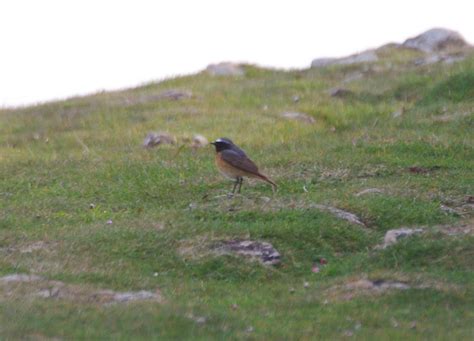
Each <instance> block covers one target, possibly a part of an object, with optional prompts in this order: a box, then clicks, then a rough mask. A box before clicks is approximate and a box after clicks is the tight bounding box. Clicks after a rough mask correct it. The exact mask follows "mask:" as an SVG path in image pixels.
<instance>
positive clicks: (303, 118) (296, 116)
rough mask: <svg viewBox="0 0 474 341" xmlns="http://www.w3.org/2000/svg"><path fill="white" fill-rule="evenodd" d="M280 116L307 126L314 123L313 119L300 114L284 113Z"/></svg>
mask: <svg viewBox="0 0 474 341" xmlns="http://www.w3.org/2000/svg"><path fill="white" fill-rule="evenodd" d="M281 116H282V117H284V118H287V119H289V120H297V121H301V122H304V123H309V124H313V123H314V122H316V120H315V119H314V117H311V116H309V115H307V114H303V113H300V112H284V113H283V114H281Z"/></svg>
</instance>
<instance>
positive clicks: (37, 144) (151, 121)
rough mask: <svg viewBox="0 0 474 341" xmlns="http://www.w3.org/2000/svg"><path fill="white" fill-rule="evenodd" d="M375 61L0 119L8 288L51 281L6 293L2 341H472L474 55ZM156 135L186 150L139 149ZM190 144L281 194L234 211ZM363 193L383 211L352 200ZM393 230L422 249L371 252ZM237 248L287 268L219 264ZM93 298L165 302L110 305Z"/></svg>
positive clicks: (258, 73) (388, 56) (247, 186)
mask: <svg viewBox="0 0 474 341" xmlns="http://www.w3.org/2000/svg"><path fill="white" fill-rule="evenodd" d="M379 55H381V56H382V58H381V60H380V61H379V62H377V63H373V64H367V65H360V64H359V65H347V66H332V67H327V68H321V69H308V70H301V71H288V72H283V71H275V70H265V69H260V68H257V67H254V66H244V69H245V75H244V76H238V77H232V76H222V77H216V76H210V75H208V74H207V73H205V72H203V73H200V74H197V75H193V76H188V77H180V78H176V79H171V80H167V81H164V82H161V83H156V84H149V85H145V86H143V87H139V88H136V89H131V90H126V91H120V92H110V93H109V92H104V93H99V94H96V95H93V96H87V97H82V98H73V99H69V100H67V101H61V102H54V103H48V104H42V105H38V106H32V107H26V108H21V109H15V110H13V109H12V110H6V109H5V110H2V111H0V254H1V257H0V276H7V275H11V274H34V275H38V276H41V278H42V279H41V280H37V281H34V280H33V281H30V282H18V283H16V282H7V281H6V280H3V282H2V281H0V302H1V304H0V337H1V338H2V339H9V338H11V339H17V338H27V339H45V338H46V339H47V338H60V339H63V338H64V339H71V338H80V339H99V338H101V339H102V338H114V339H129V338H137V339H140V338H143V339H145V338H150V337H154V338H158V337H161V338H179V339H183V338H189V339H191V338H193V339H195V338H196V339H208V338H224V337H230V338H255V339H290V338H291V339H295V338H300V339H312V338H327V339H329V338H330V339H334V338H343V337H349V336H355V337H359V338H364V339H365V338H373V339H379V338H383V339H389V338H390V339H405V338H407V337H409V338H420V339H421V338H422V339H433V338H434V339H448V338H451V339H452V338H455V339H472V338H473V337H474V327H473V326H474V323H473V322H474V285H473V283H474V272H473V270H474V238H473V234H472V231H473V220H472V217H473V210H472V200H473V199H472V195H473V194H474V174H473V169H474V149H473V147H474V138H473V136H474V134H473V131H474V129H473V128H474V120H473V117H474V115H473V110H474V109H473V108H474V92H473V91H474V90H473V89H474V56H473V55H470V56H469V57H468V58H466V59H465V60H463V61H460V62H457V63H453V64H446V63H436V64H430V65H424V66H419V65H418V66H417V65H415V64H414V63H413V60H415V59H416V58H419V57H420V54H419V53H417V52H415V51H413V50H403V49H397V48H390V47H387V48H385V49H383V50H380V51H379ZM335 87H339V88H344V89H347V90H350V92H349V93H346V95H345V96H342V97H332V96H330V94H329V91H330V89H333V88H335ZM168 90H178V91H186V92H191V93H192V96H191V97H190V98H181V99H177V100H173V99H169V98H165V97H164V96H163V93H164V92H165V91H168ZM295 96H297V97H298V99H297V100H296V99H295ZM283 112H301V113H305V114H307V115H310V116H311V117H313V118H314V119H315V123H314V124H309V123H305V122H301V121H297V120H289V119H286V118H283V117H282V116H281V114H282V113H283ZM150 131H166V132H168V133H170V134H172V135H174V136H176V138H177V141H178V143H177V145H160V146H158V147H156V148H150V149H145V148H143V147H142V142H143V139H144V137H145V136H146V134H147V133H148V132H150ZM195 133H198V134H202V135H204V136H206V137H207V138H208V139H209V140H212V139H215V138H218V137H222V136H226V137H229V138H231V139H232V140H234V142H236V143H237V144H239V145H241V146H242V148H243V149H245V150H246V152H247V153H248V154H249V155H250V156H251V158H253V159H254V160H255V161H256V162H257V163H258V164H259V166H260V168H261V170H262V171H263V172H265V173H266V174H268V175H269V176H270V177H271V178H272V179H273V180H275V181H276V182H277V183H278V185H279V189H278V192H277V193H276V194H273V193H272V191H271V188H270V186H268V185H266V184H264V183H259V182H255V181H250V182H244V186H243V191H242V194H241V195H237V196H235V197H234V198H228V197H227V196H226V195H225V194H226V193H227V192H228V191H229V190H230V189H231V187H232V185H231V183H229V182H228V181H226V180H225V179H223V178H222V177H221V176H220V175H219V174H218V173H217V171H216V170H215V168H214V162H213V158H214V151H213V149H212V148H211V147H210V146H206V147H203V148H197V149H195V148H190V147H188V144H187V139H189V138H190V137H192V136H193V134H195ZM369 188H377V189H378V190H379V191H380V192H381V193H378V192H373V193H367V194H364V195H357V194H358V193H360V192H361V191H363V190H366V189H369ZM315 204H319V205H328V206H332V207H337V208H339V209H342V210H345V211H348V212H351V213H354V214H356V215H357V216H358V217H359V218H360V219H361V220H362V221H363V222H364V224H365V225H366V227H362V226H359V225H355V224H351V223H349V222H347V221H345V220H343V219H339V218H337V217H335V216H334V215H333V214H331V212H325V211H321V210H318V209H315V206H314V205H315ZM400 227H412V228H418V227H423V228H424V232H423V233H421V234H417V235H415V236H412V237H407V238H405V239H403V240H402V241H401V242H400V243H398V244H396V245H394V246H392V247H388V248H386V249H377V248H376V246H377V245H379V244H380V243H381V242H382V240H383V237H384V234H385V232H386V231H387V230H390V229H395V228H400ZM232 239H251V240H257V241H266V242H269V243H271V244H272V245H273V246H274V247H275V248H276V249H277V250H278V251H279V252H280V254H281V264H280V265H278V266H264V265H261V264H260V263H258V262H256V261H252V260H249V259H245V258H241V257H237V256H234V255H218V254H216V253H215V252H213V251H212V248H213V245H215V244H216V243H218V242H220V241H225V240H232ZM322 258H324V259H326V260H327V264H325V265H321V264H320V263H321V259H322ZM315 265H318V267H319V268H320V271H319V272H315V271H313V270H314V269H313V268H314V266H315ZM3 278H5V277H3ZM364 279H369V280H374V281H379V282H381V281H387V282H390V281H397V282H401V283H404V284H406V285H407V286H409V287H410V288H408V289H405V290H401V289H390V290H381V289H378V290H370V289H368V288H365V287H364V286H363V285H361V283H363V281H361V280H364ZM354 283H355V284H354ZM357 283H359V284H357ZM40 289H41V290H40ZM38 290H40V291H38ZM45 290H46V291H45ZM48 290H49V291H48ZM101 290H113V291H114V292H135V291H139V290H146V291H150V292H157V291H156V290H159V291H158V292H159V294H160V299H159V300H150V301H146V300H145V301H137V302H129V303H120V302H119V303H104V302H103V301H102V300H101V298H103V294H98V292H101Z"/></svg>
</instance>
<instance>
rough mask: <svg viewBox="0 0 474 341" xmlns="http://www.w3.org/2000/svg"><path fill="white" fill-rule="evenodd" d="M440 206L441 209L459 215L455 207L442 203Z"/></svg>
mask: <svg viewBox="0 0 474 341" xmlns="http://www.w3.org/2000/svg"><path fill="white" fill-rule="evenodd" d="M439 208H440V209H441V211H443V212H444V213H446V214H453V215H459V212H458V211H457V210H455V209H454V208H451V207H449V206H446V205H443V204H441V205H440V206H439Z"/></svg>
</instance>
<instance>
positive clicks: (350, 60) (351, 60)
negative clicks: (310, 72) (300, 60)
mask: <svg viewBox="0 0 474 341" xmlns="http://www.w3.org/2000/svg"><path fill="white" fill-rule="evenodd" d="M378 60H379V57H378V56H377V53H376V52H375V51H374V50H367V51H364V52H361V53H357V54H353V55H351V56H348V57H343V58H317V59H314V60H313V61H312V62H311V67H313V68H319V67H327V66H331V65H351V64H358V63H373V62H376V61H378Z"/></svg>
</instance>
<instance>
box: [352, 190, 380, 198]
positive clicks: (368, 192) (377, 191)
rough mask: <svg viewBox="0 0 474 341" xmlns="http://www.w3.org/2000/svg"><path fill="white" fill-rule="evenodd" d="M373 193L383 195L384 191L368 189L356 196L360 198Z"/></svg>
mask: <svg viewBox="0 0 474 341" xmlns="http://www.w3.org/2000/svg"><path fill="white" fill-rule="evenodd" d="M372 193H378V194H381V193H383V190H381V189H378V188H367V189H364V190H363V191H360V192H359V193H357V194H356V195H355V196H356V197H360V196H362V195H366V194H372Z"/></svg>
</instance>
